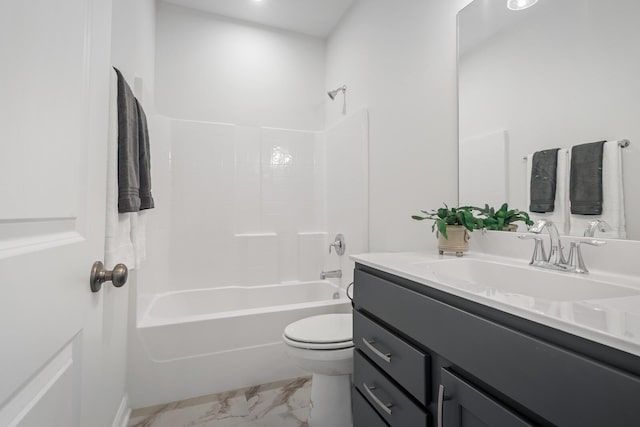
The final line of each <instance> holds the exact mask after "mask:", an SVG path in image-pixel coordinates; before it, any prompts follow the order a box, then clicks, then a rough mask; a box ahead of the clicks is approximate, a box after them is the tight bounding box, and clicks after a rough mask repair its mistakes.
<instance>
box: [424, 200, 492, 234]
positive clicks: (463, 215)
mask: <svg viewBox="0 0 640 427" xmlns="http://www.w3.org/2000/svg"><path fill="white" fill-rule="evenodd" d="M420 212H422V213H423V214H424V216H420V215H412V216H411V218H413V219H415V220H416V221H423V220H425V219H430V220H433V226H432V227H431V231H434V230H435V229H436V227H437V228H438V231H439V232H440V234H442V235H443V236H444V238H445V239H448V238H449V237H448V236H447V225H462V226H464V227H465V228H466V229H467V230H469V231H473V230H474V229H478V228H483V227H484V223H483V220H482V219H481V218H477V217H475V216H474V215H473V208H472V207H460V208H449V206H447V204H446V203H445V204H444V208H440V209H437V210H435V209H434V210H431V211H422V210H421V211H420Z"/></svg>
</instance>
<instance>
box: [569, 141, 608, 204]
mask: <svg viewBox="0 0 640 427" xmlns="http://www.w3.org/2000/svg"><path fill="white" fill-rule="evenodd" d="M604 143H605V141H598V142H591V143H588V144H581V145H576V146H574V147H573V148H572V149H571V182H570V184H569V199H570V200H571V213H572V214H579V215H600V214H602V155H603V149H604Z"/></svg>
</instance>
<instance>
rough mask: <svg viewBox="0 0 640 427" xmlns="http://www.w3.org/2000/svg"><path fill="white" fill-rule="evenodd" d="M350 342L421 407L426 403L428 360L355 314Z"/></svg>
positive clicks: (428, 380) (426, 356)
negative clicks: (409, 394)
mask: <svg viewBox="0 0 640 427" xmlns="http://www.w3.org/2000/svg"><path fill="white" fill-rule="evenodd" d="M353 342H354V344H355V347H356V348H357V349H358V350H360V351H362V353H364V354H366V355H367V356H368V357H369V359H371V360H372V361H373V362H374V363H375V364H376V365H378V366H379V367H380V368H381V369H382V370H383V371H385V372H386V373H387V374H388V375H390V376H391V377H393V379H394V380H396V381H397V382H398V383H400V385H401V386H402V387H404V388H405V389H406V390H407V391H408V392H409V393H411V394H412V395H413V396H414V397H415V398H416V399H418V401H420V402H421V403H422V404H423V405H427V404H428V403H429V402H430V400H431V396H430V394H431V393H430V390H431V371H430V366H431V364H430V358H429V355H428V354H425V353H423V352H422V351H420V350H418V349H417V348H415V347H414V346H412V345H411V344H409V343H407V342H405V341H404V340H402V339H401V338H399V337H398V336H397V335H394V334H393V333H391V332H389V331H388V330H386V329H385V328H383V327H382V326H380V325H379V324H377V323H375V322H374V321H372V320H371V319H369V318H367V317H366V316H364V315H363V314H362V313H359V312H358V311H354V313H353Z"/></svg>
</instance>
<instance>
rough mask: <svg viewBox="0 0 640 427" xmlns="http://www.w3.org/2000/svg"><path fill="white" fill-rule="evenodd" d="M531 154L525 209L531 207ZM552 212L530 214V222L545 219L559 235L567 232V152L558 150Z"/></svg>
mask: <svg viewBox="0 0 640 427" xmlns="http://www.w3.org/2000/svg"><path fill="white" fill-rule="evenodd" d="M532 165H533V153H532V154H529V155H528V156H527V185H526V187H527V209H529V206H530V205H531V168H532ZM554 204H555V209H554V211H553V212H547V213H537V212H530V213H529V215H531V220H532V221H534V222H535V221H538V220H541V219H546V220H549V221H552V222H553V223H554V224H555V225H556V227H558V231H559V232H560V234H567V233H568V232H569V150H567V149H563V148H561V149H560V150H558V167H557V169H556V200H555V202H554Z"/></svg>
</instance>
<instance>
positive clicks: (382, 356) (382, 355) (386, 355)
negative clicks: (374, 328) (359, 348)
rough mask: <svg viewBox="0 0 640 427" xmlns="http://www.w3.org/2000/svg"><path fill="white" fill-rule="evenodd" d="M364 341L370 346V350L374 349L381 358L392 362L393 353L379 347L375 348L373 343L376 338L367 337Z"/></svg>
mask: <svg viewBox="0 0 640 427" xmlns="http://www.w3.org/2000/svg"><path fill="white" fill-rule="evenodd" d="M362 342H364V344H365V345H366V346H367V347H368V348H369V350H371V351H373V352H374V353H375V355H376V356H378V357H379V358H380V359H382V360H384V361H385V362H387V363H391V353H386V354H385V353H383V352H381V351H380V350H378V349H377V348H375V347H374V346H373V345H372V344H374V343H375V341H374V340H368V339H366V338H362Z"/></svg>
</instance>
